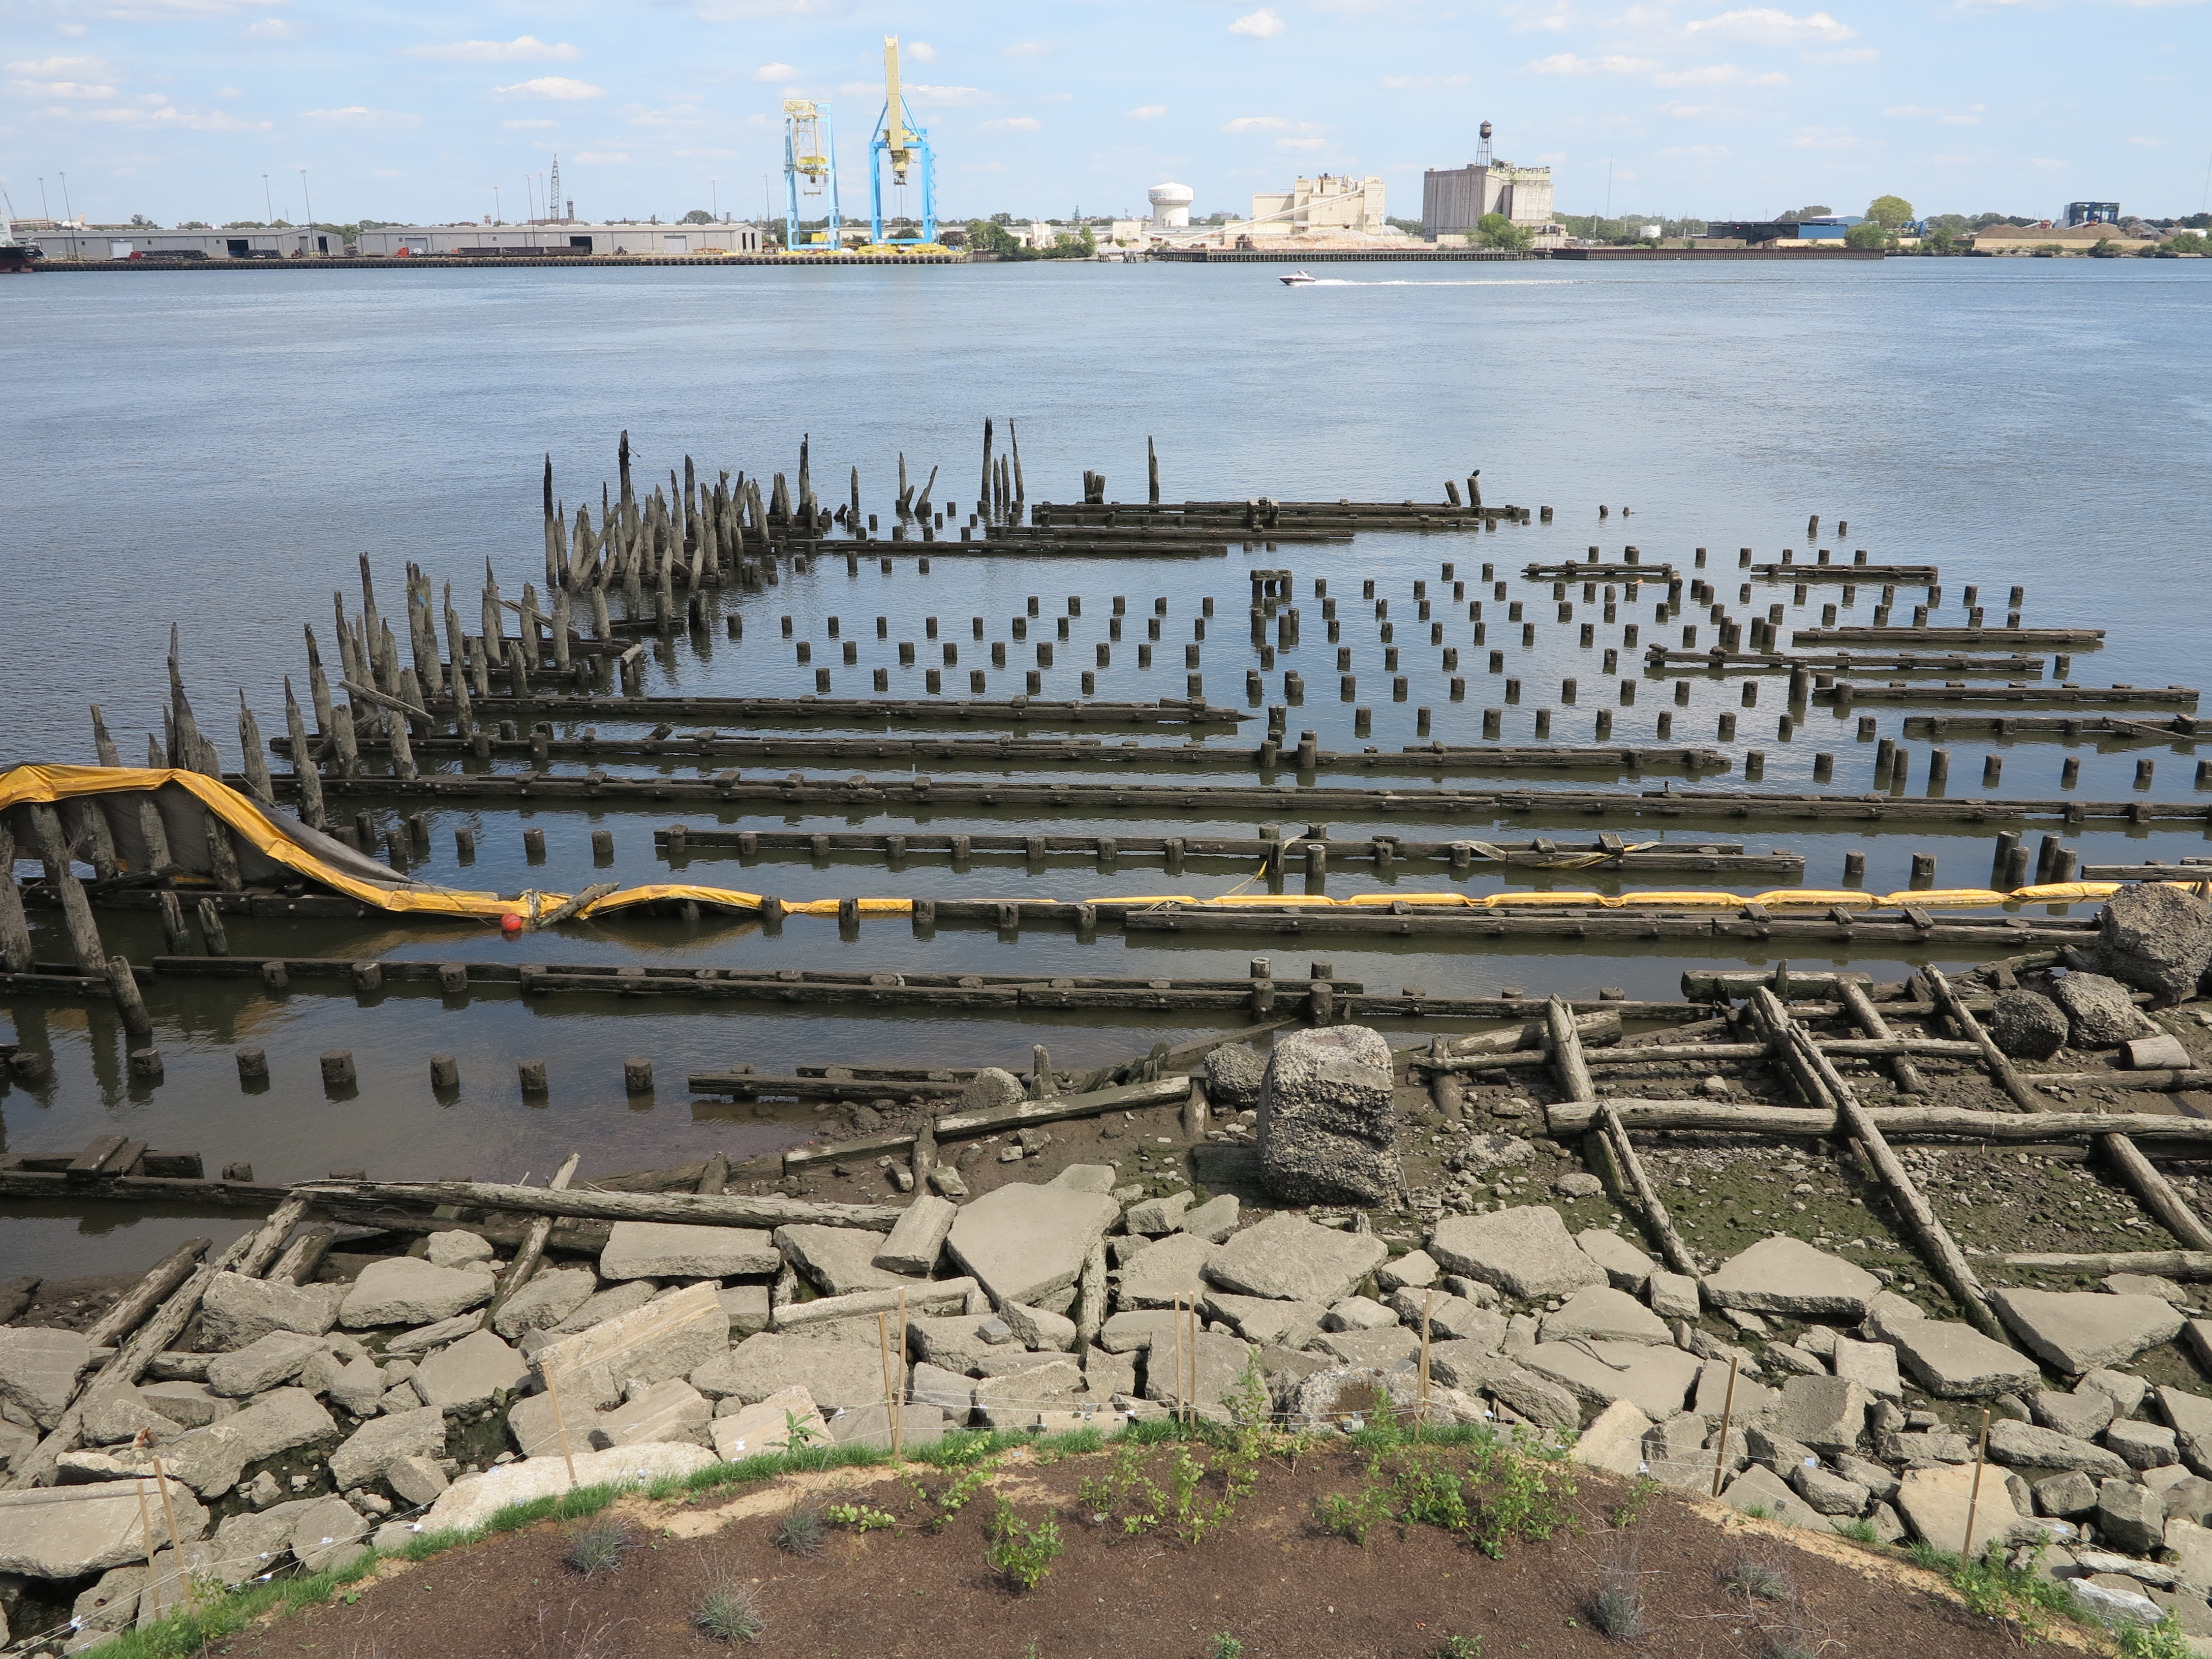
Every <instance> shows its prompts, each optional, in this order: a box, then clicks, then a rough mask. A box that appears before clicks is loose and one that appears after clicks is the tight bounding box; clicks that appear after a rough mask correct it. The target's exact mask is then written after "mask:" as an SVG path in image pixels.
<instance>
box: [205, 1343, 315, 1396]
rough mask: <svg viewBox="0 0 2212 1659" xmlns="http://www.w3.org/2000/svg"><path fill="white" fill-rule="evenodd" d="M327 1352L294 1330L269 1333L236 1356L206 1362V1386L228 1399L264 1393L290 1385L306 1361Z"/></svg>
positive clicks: (242, 1349) (231, 1355)
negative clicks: (280, 1385)
mask: <svg viewBox="0 0 2212 1659" xmlns="http://www.w3.org/2000/svg"><path fill="white" fill-rule="evenodd" d="M326 1352H329V1349H328V1347H327V1346H326V1345H325V1343H324V1342H323V1341H322V1340H321V1339H320V1338H318V1337H313V1336H303V1335H301V1334H300V1333H299V1332H297V1331H271V1332H270V1334H268V1335H266V1336H264V1337H261V1338H259V1339H258V1340H255V1341H252V1342H249V1343H248V1344H246V1346H245V1347H243V1348H240V1350H239V1351H238V1352H236V1353H222V1354H217V1355H216V1357H215V1358H212V1359H210V1360H209V1361H208V1368H207V1370H208V1375H207V1385H208V1387H209V1388H210V1389H212V1390H213V1391H214V1392H215V1393H216V1394H219V1395H223V1396H224V1397H225V1398H227V1399H231V1400H240V1399H244V1398H245V1397H246V1396H247V1395H256V1394H263V1393H265V1392H266V1391H268V1390H269V1389H273V1388H275V1387H276V1385H277V1384H278V1383H289V1382H290V1381H291V1380H292V1379H293V1378H294V1377H295V1376H298V1375H299V1374H300V1368H301V1366H303V1365H305V1364H307V1361H308V1360H309V1359H311V1358H314V1357H316V1356H317V1355H319V1354H323V1353H326Z"/></svg>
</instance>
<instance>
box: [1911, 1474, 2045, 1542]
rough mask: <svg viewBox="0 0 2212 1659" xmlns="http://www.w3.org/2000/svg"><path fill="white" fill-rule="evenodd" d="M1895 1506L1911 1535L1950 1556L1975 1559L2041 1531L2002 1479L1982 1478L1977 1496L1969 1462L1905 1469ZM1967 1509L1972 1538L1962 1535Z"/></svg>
mask: <svg viewBox="0 0 2212 1659" xmlns="http://www.w3.org/2000/svg"><path fill="white" fill-rule="evenodd" d="M1896 1504H1897V1508H1898V1511H1899V1513H1900V1514H1901V1515H1902V1516H1904V1517H1905V1524H1906V1525H1907V1526H1909V1527H1911V1528H1912V1532H1913V1535H1914V1536H1915V1537H1917V1538H1920V1539H1922V1540H1924V1541H1926V1542H1928V1543H1930V1544H1932V1545H1934V1546H1935V1547H1936V1548H1937V1549H1939V1550H1947V1551H1949V1552H1951V1553H1954V1554H1960V1555H1978V1554H1980V1553H1981V1552H1982V1548H1983V1547H1984V1545H1985V1544H1988V1543H1990V1541H1993V1540H1994V1541H1997V1542H2001V1543H2007V1544H2009V1543H2012V1542H2014V1541H2017V1540H2020V1539H2022V1538H2029V1537H2033V1536H2035V1535H2036V1534H2037V1533H2038V1532H2039V1530H2040V1529H2039V1528H2038V1527H2037V1526H2036V1524H2035V1523H2034V1522H2033V1521H2031V1520H2029V1519H2027V1517H2026V1516H2022V1515H2021V1512H2020V1511H2019V1510H2017V1509H2016V1508H2015V1507H2014V1505H2013V1501H2012V1493H2011V1492H2010V1491H2009V1490H2008V1487H2007V1485H2006V1483H2005V1482H2004V1481H2002V1480H1997V1479H1996V1478H1994V1477H1992V1476H1990V1475H1988V1474H1984V1476H1983V1477H1982V1483H1981V1492H1980V1495H1979V1497H1978V1498H1977V1496H1976V1494H1975V1492H1974V1466H1973V1465H1972V1463H1951V1464H1946V1465H1944V1466H1943V1467H1942V1468H1931V1469H1910V1470H1907V1471H1906V1472H1905V1475H1904V1477H1903V1478H1902V1479H1901V1480H1899V1481H1898V1483H1897V1498H1896ZM1969 1508H1971V1509H1972V1510H1973V1514H1974V1531H1973V1536H1972V1538H1971V1539H1969V1538H1968V1537H1967V1535H1966V1511H1967V1510H1968V1509H1969Z"/></svg>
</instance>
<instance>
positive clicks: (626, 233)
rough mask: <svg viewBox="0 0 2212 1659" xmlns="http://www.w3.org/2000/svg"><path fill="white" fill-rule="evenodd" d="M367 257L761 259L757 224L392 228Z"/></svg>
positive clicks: (370, 237) (367, 242)
mask: <svg viewBox="0 0 2212 1659" xmlns="http://www.w3.org/2000/svg"><path fill="white" fill-rule="evenodd" d="M358 246H359V247H360V250H361V252H362V255H363V256H364V257H367V258H376V257H378V256H380V255H382V256H385V257H387V258H410V257H415V256H418V255H430V256H459V257H460V258H487V257H492V258H505V257H512V256H514V255H525V256H526V255H531V254H539V255H544V254H555V255H561V254H568V255H574V256H576V257H580V258H588V257H591V256H592V255H599V256H601V257H605V256H606V255H609V254H632V255H638V254H656V255H660V256H663V257H666V258H690V257H692V256H695V255H697V254H702V253H757V252H760V251H761V234H760V227H759V226H758V225H751V224H711V225H685V224H674V225H665V224H655V223H650V222H648V223H645V224H639V223H636V222H625V223H618V224H606V225H599V224H577V223H560V224H536V225H501V226H497V227H494V226H491V225H388V226H385V227H383V228H380V229H376V230H364V231H362V233H361V239H360V241H359V244H358Z"/></svg>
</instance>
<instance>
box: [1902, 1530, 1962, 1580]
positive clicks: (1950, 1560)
mask: <svg viewBox="0 0 2212 1659" xmlns="http://www.w3.org/2000/svg"><path fill="white" fill-rule="evenodd" d="M1905 1556H1906V1559H1909V1560H1910V1561H1911V1563H1912V1565H1914V1566H1916V1567H1922V1568H1925V1569H1926V1570H1927V1571H1929V1572H1942V1573H1948V1572H1951V1571H1954V1570H1955V1569H1956V1568H1957V1567H1958V1565H1959V1558H1958V1557H1957V1556H1955V1555H1954V1554H1952V1553H1951V1552H1950V1551H1948V1550H1943V1549H1938V1548H1936V1546H1935V1545H1933V1544H1931V1543H1929V1541H1927V1540H1926V1539H1924V1538H1916V1539H1914V1540H1913V1541H1912V1542H1911V1544H1909V1545H1907V1546H1906V1547H1905Z"/></svg>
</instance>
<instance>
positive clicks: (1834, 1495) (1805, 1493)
mask: <svg viewBox="0 0 2212 1659" xmlns="http://www.w3.org/2000/svg"><path fill="white" fill-rule="evenodd" d="M1789 1479H1790V1489H1791V1490H1792V1491H1794V1492H1796V1494H1797V1495H1798V1496H1799V1497H1800V1498H1803V1499H1804V1500H1805V1501H1806V1502H1807V1503H1808V1504H1811V1505H1812V1507H1813V1508H1814V1510H1816V1511H1817V1512H1819V1513H1820V1514H1821V1515H1828V1516H1841V1517H1843V1518H1844V1519H1849V1518H1850V1517H1851V1516H1856V1515H1859V1514H1862V1513H1863V1512H1864V1511H1865V1509H1866V1506H1867V1501H1868V1499H1869V1498H1871V1497H1872V1496H1873V1494H1872V1493H1871V1492H1869V1491H1868V1490H1867V1489H1866V1488H1865V1487H1864V1486H1861V1485H1860V1484H1859V1483H1858V1482H1857V1481H1856V1480H1849V1479H1846V1478H1845V1477H1844V1476H1843V1475H1840V1474H1836V1473H1835V1472H1834V1471H1833V1470H1832V1469H1824V1468H1821V1467H1820V1465H1819V1464H1818V1463H1810V1464H1807V1463H1801V1464H1799V1465H1798V1466H1797V1467H1796V1468H1794V1469H1792V1470H1790V1477H1789Z"/></svg>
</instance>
